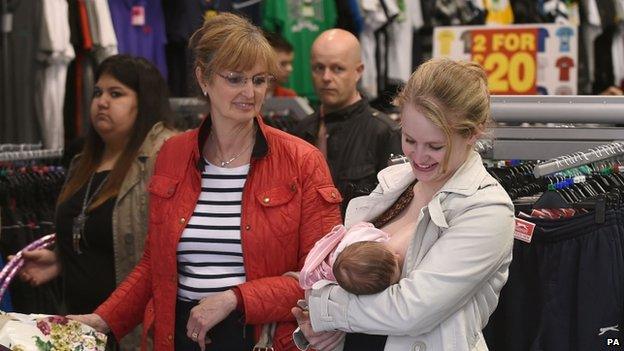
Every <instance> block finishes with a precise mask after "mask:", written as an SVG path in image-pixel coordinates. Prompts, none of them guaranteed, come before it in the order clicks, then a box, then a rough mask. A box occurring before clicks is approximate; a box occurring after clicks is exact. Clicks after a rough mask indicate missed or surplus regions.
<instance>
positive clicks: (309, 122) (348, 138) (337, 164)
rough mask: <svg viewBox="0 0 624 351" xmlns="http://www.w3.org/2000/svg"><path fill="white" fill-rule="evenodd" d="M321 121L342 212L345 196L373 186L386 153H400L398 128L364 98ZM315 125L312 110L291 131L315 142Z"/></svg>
mask: <svg viewBox="0 0 624 351" xmlns="http://www.w3.org/2000/svg"><path fill="white" fill-rule="evenodd" d="M325 125H326V128H327V133H328V138H327V158H328V160H327V163H328V164H329V169H330V171H331V174H332V177H333V179H334V183H335V184H336V187H337V188H338V190H339V191H340V193H341V194H342V197H343V199H344V200H343V202H342V209H343V214H344V210H345V209H346V208H347V204H348V202H349V200H351V199H352V198H354V197H357V196H363V195H368V194H369V193H370V192H371V191H373V189H374V188H375V186H377V172H379V171H380V170H382V169H384V168H385V167H386V166H387V165H388V159H389V158H390V155H391V154H394V155H397V154H402V153H403V152H402V151H401V131H400V127H399V125H398V124H397V123H396V122H395V121H393V120H391V119H390V118H389V117H388V116H387V115H385V114H384V113H381V112H379V111H377V110H375V109H374V108H372V107H370V106H369V104H368V100H366V99H365V98H362V100H360V101H358V102H356V103H355V104H353V105H350V106H348V107H345V108H343V109H342V110H338V111H335V112H332V113H328V114H327V115H326V116H325ZM318 128H319V115H318V113H314V114H312V115H310V116H308V117H307V118H306V119H304V120H302V121H301V122H299V124H298V125H297V128H296V129H295V133H294V134H295V135H297V136H299V137H301V138H303V139H305V140H306V141H308V142H309V143H311V144H313V145H316V139H317V136H318Z"/></svg>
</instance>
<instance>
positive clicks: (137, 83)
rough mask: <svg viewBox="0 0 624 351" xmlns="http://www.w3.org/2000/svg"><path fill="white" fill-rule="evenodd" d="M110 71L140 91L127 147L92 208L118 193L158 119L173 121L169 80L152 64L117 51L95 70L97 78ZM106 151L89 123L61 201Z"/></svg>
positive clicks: (89, 172) (84, 181) (79, 186)
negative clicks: (168, 86) (81, 149)
mask: <svg viewBox="0 0 624 351" xmlns="http://www.w3.org/2000/svg"><path fill="white" fill-rule="evenodd" d="M104 75H109V76H111V77H113V78H115V79H116V80H118V81H119V82H120V83H122V84H123V85H125V86H127V87H128V88H130V89H132V90H133V91H134V92H135V93H136V95H137V118H136V121H135V122H134V126H133V129H132V132H131V134H130V136H129V139H128V143H127V144H126V149H125V150H124V153H123V154H122V155H121V157H120V158H119V159H118V160H117V162H116V163H115V166H114V167H113V169H112V170H111V172H110V175H109V177H108V180H107V181H106V184H104V186H103V187H102V190H101V191H100V192H99V193H98V194H97V196H96V198H95V199H94V201H93V203H92V204H91V206H90V207H89V210H91V209H93V208H96V207H98V206H99V205H101V204H102V203H104V202H105V201H106V200H108V199H110V198H111V197H114V196H117V193H118V192H119V188H120V186H121V183H122V182H123V180H124V178H125V177H126V173H127V172H128V169H130V166H131V165H132V162H133V161H134V159H135V158H136V155H137V153H138V151H139V149H140V147H141V145H142V144H143V141H144V139H145V137H146V136H147V133H148V132H149V131H150V129H151V128H152V127H153V126H154V125H155V124H156V123H158V122H163V124H164V125H165V126H166V127H169V126H170V125H171V122H170V119H171V115H172V114H171V107H170V106H169V93H168V88H167V83H165V80H164V78H163V77H162V75H161V74H160V72H159V71H158V69H157V68H156V67H154V65H153V64H151V63H150V62H149V61H148V60H146V59H144V58H141V57H132V56H128V55H114V56H110V57H108V58H107V59H105V60H104V61H103V62H102V63H101V64H100V65H99V66H98V68H97V69H96V71H95V81H96V82H97V81H98V80H99V79H100V77H102V76H104ZM103 152H104V141H103V140H102V138H101V137H100V135H99V134H98V133H97V132H96V131H95V129H94V128H93V125H91V124H89V130H88V131H87V136H86V140H85V147H84V150H83V152H82V155H81V156H80V159H79V160H78V161H77V165H76V166H75V171H73V174H72V176H71V178H70V179H69V181H68V182H67V184H66V186H65V187H64V188H63V190H62V192H61V195H60V196H59V199H58V203H61V202H63V201H65V200H67V199H68V198H69V197H71V196H72V195H73V194H75V193H76V192H77V191H78V189H80V188H81V187H82V186H83V185H84V184H85V183H86V182H87V181H88V180H89V178H90V177H91V174H92V173H93V172H95V170H96V169H97V167H98V164H99V162H100V161H101V158H102V154H103Z"/></svg>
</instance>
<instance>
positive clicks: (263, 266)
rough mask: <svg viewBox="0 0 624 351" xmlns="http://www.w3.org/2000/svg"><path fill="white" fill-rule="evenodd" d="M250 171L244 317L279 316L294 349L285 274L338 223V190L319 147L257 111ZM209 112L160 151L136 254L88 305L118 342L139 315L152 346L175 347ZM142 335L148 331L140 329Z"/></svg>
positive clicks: (298, 293) (280, 346) (252, 320)
mask: <svg viewBox="0 0 624 351" xmlns="http://www.w3.org/2000/svg"><path fill="white" fill-rule="evenodd" d="M256 123H257V125H258V126H259V129H258V133H257V134H256V144H255V145H254V149H253V153H252V160H251V167H250V170H249V175H248V176H247V181H246V183H245V187H244V190H243V207H242V213H241V241H242V246H243V260H244V263H245V272H246V274H247V282H245V283H243V284H241V285H239V286H238V287H239V289H240V292H241V295H242V298H243V304H244V311H245V323H246V324H251V325H256V333H255V335H256V338H257V337H258V335H259V328H260V326H261V325H262V324H265V323H270V322H274V321H280V323H279V324H278V326H277V330H276V333H275V337H274V347H275V350H276V351H279V350H296V348H295V346H294V344H293V341H292V336H291V334H292V332H293V331H294V329H295V327H296V322H295V320H294V317H293V316H292V314H291V312H290V309H291V307H293V306H295V304H296V302H297V300H298V299H300V298H303V291H302V290H301V288H300V287H299V282H298V281H297V280H295V279H293V278H292V277H287V276H282V274H284V273H286V272H289V271H299V270H300V269H301V268H302V267H303V263H304V261H305V258H306V255H307V254H308V252H309V251H310V249H311V248H312V246H313V245H314V243H315V242H316V241H317V240H319V239H320V238H321V237H322V236H323V235H324V234H325V233H327V232H329V231H330V230H331V228H332V227H333V226H335V225H337V224H340V222H341V218H340V208H339V204H340V202H341V201H342V198H341V197H340V193H339V192H338V190H337V189H336V188H335V187H334V184H333V183H332V178H331V175H330V173H329V168H328V166H327V163H326V162H325V159H324V158H323V156H322V155H321V153H320V152H319V151H318V150H317V149H316V148H314V147H313V146H311V145H310V144H308V143H306V142H304V141H303V140H301V139H299V138H296V137H294V136H291V135H289V134H287V133H284V132H282V131H279V130H277V129H274V128H271V127H268V126H266V125H265V124H264V123H263V122H262V118H260V117H257V118H256ZM210 124H211V123H210V118H207V119H206V121H205V122H204V123H203V124H202V126H200V127H199V129H194V130H192V131H189V132H186V133H183V134H180V135H178V136H175V137H172V138H170V139H169V140H168V141H167V142H166V143H165V144H164V145H163V147H162V148H161V149H160V153H159V155H158V159H157V161H156V166H155V169H154V175H153V177H152V180H151V182H150V186H149V191H150V214H149V215H150V217H149V229H148V238H147V243H146V246H145V253H144V255H143V258H142V259H141V261H140V262H139V264H138V265H137V267H136V268H135V269H134V271H133V272H132V273H131V274H130V275H129V276H128V278H126V280H125V281H124V282H123V283H122V284H120V285H119V287H118V288H117V289H116V290H115V292H113V294H112V295H111V297H109V298H108V299H107V300H106V301H105V302H104V303H103V304H102V305H101V306H100V307H98V309H97V310H96V311H95V313H97V314H98V315H100V316H101V317H102V318H103V319H104V320H105V321H106V322H107V323H108V325H109V326H110V327H111V330H112V331H113V333H114V334H115V336H116V337H117V338H118V339H119V338H121V337H122V336H124V335H125V334H126V333H128V332H129V331H131V330H132V329H133V328H134V327H135V326H136V325H137V324H138V323H140V322H141V319H142V318H143V326H144V333H145V330H148V329H151V328H152V327H154V350H163V351H164V350H173V340H174V323H175V316H174V314H175V305H176V293H177V282H178V274H177V258H176V248H177V246H178V241H179V239H180V235H181V234H182V231H183V230H184V227H185V226H186V220H187V219H188V218H191V215H192V213H193V210H194V209H195V205H196V202H197V199H198V197H199V194H200V192H201V188H200V182H201V172H200V169H203V167H204V164H203V162H204V161H203V157H201V156H200V155H201V154H200V151H199V150H200V149H201V147H202V146H203V145H204V142H205V140H206V138H207V136H208V133H209V131H210ZM144 338H145V335H144Z"/></svg>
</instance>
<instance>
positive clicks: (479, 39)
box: [474, 33, 535, 52]
mask: <svg viewBox="0 0 624 351" xmlns="http://www.w3.org/2000/svg"><path fill="white" fill-rule="evenodd" d="M491 45H492V46H491V50H487V46H488V45H487V39H486V37H485V35H483V34H477V35H476V36H475V37H474V51H476V52H485V51H501V50H506V51H535V35H533V34H531V33H496V34H493V35H492V43H491Z"/></svg>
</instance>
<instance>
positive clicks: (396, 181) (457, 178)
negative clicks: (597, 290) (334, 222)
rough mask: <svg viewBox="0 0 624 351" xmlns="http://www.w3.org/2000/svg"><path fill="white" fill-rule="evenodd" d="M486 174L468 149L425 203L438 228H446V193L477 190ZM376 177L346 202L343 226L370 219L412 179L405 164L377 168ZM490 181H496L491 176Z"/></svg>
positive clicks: (471, 193) (479, 160)
mask: <svg viewBox="0 0 624 351" xmlns="http://www.w3.org/2000/svg"><path fill="white" fill-rule="evenodd" d="M487 176H488V173H487V171H486V170H485V169H484V168H483V166H482V160H481V156H479V154H478V153H477V152H476V151H471V152H470V153H469V155H468V158H467V159H466V161H465V162H464V163H463V164H462V165H461V166H460V167H459V168H458V169H457V171H456V172H455V174H453V176H452V177H451V178H450V179H449V180H448V181H447V182H446V183H445V184H444V185H443V186H442V188H441V189H440V190H439V191H438V192H437V193H436V194H435V195H434V196H433V198H432V200H431V201H430V202H429V204H428V205H427V208H428V210H429V215H430V217H431V219H432V221H433V222H434V223H435V224H436V225H437V226H439V227H442V228H447V227H448V222H447V221H446V218H445V216H444V211H443V209H442V205H441V202H442V200H443V199H444V198H446V196H448V195H449V194H458V195H463V196H470V195H473V194H474V193H476V192H477V190H478V189H479V188H480V187H482V186H484V185H488V184H490V183H486V184H484V179H486V177H487ZM377 179H378V180H379V185H378V186H377V188H376V189H375V190H374V191H373V192H372V193H371V194H370V195H369V196H364V197H360V198H356V199H353V200H351V202H349V206H348V208H347V215H346V216H345V225H346V226H347V227H349V226H350V225H352V224H354V223H357V222H359V221H370V220H372V219H373V218H375V217H376V216H378V215H380V214H381V213H382V212H383V211H385V210H386V209H387V208H388V207H390V206H391V205H392V204H393V203H394V202H395V201H396V200H397V199H398V197H399V196H400V195H401V193H402V192H403V191H404V190H405V189H406V188H407V187H408V186H409V185H410V184H411V183H412V182H413V181H414V180H415V179H416V177H415V176H414V173H413V172H412V167H411V165H410V164H409V163H403V164H400V165H395V166H390V167H387V168H384V169H383V170H381V171H380V172H379V173H378V175H377ZM491 183H496V180H494V178H491Z"/></svg>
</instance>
